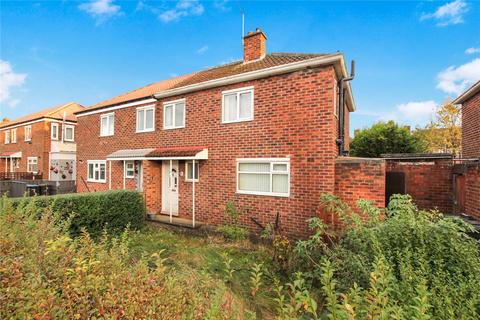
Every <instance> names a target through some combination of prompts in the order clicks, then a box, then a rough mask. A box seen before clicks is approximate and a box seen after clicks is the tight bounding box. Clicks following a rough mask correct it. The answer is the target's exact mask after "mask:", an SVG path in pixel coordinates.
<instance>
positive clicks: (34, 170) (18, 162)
mask: <svg viewBox="0 0 480 320" xmlns="http://www.w3.org/2000/svg"><path fill="white" fill-rule="evenodd" d="M83 109H84V107H83V106H81V105H79V104H78V103H74V102H70V103H66V104H63V105H60V106H55V107H52V108H49V109H45V110H42V111H39V112H35V113H32V114H29V115H26V116H23V117H20V118H18V119H15V120H12V121H9V120H6V121H3V122H2V123H1V124H0V138H1V140H0V180H2V179H3V180H5V179H8V180H24V179H32V178H34V177H35V178H36V179H43V180H51V181H69V180H70V181H72V180H73V181H75V179H76V176H75V174H76V164H75V161H76V155H75V153H76V141H75V140H76V139H75V138H76V137H75V135H76V132H75V131H76V129H75V128H76V126H77V120H76V117H75V115H74V112H77V111H80V110H83Z"/></svg>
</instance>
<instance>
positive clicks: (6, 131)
mask: <svg viewBox="0 0 480 320" xmlns="http://www.w3.org/2000/svg"><path fill="white" fill-rule="evenodd" d="M4 132H5V144H9V143H10V130H8V129H7V130H5V131H4Z"/></svg>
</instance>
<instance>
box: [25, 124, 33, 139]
mask: <svg viewBox="0 0 480 320" xmlns="http://www.w3.org/2000/svg"><path fill="white" fill-rule="evenodd" d="M27 132H28V134H27ZM24 134H25V141H32V126H31V125H29V126H25V129H24Z"/></svg>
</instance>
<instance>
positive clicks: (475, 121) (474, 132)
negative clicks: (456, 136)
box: [462, 93, 480, 158]
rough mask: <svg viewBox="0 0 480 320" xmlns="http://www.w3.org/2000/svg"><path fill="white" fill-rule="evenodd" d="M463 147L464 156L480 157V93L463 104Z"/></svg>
mask: <svg viewBox="0 0 480 320" xmlns="http://www.w3.org/2000/svg"><path fill="white" fill-rule="evenodd" d="M462 149H463V157H464V158H480V93H477V94H476V95H475V96H473V97H472V98H470V99H468V100H467V101H465V102H464V103H463V106H462Z"/></svg>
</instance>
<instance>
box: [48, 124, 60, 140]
mask: <svg viewBox="0 0 480 320" xmlns="http://www.w3.org/2000/svg"><path fill="white" fill-rule="evenodd" d="M58 126H59V124H58V123H54V122H52V124H51V135H50V138H51V139H52V140H58Z"/></svg>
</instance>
